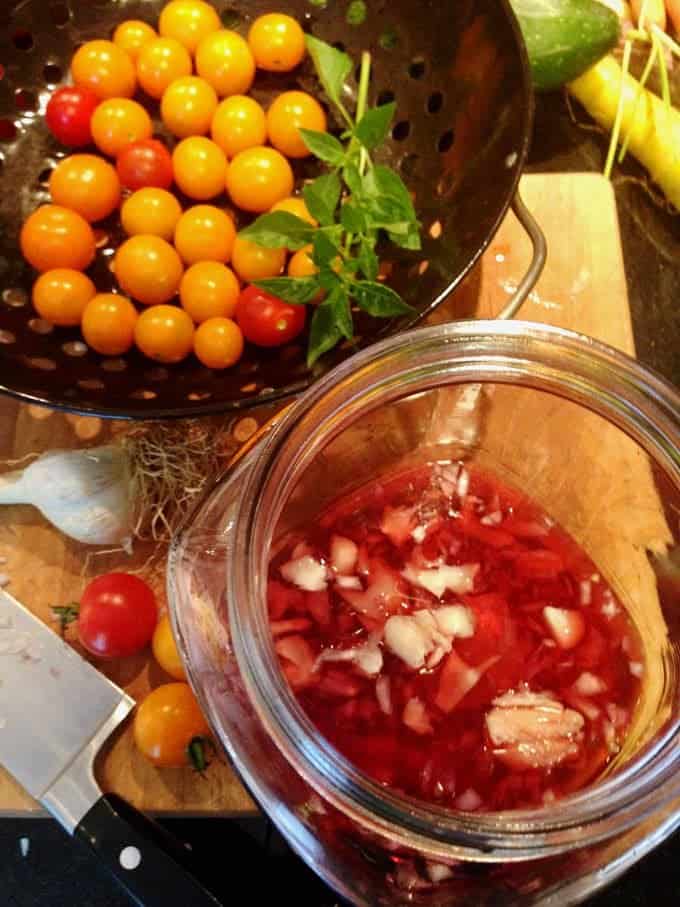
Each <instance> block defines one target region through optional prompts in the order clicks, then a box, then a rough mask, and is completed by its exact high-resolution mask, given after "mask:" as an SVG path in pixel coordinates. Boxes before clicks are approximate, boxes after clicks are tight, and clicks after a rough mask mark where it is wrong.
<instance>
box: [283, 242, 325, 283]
mask: <svg viewBox="0 0 680 907" xmlns="http://www.w3.org/2000/svg"><path fill="white" fill-rule="evenodd" d="M311 253H312V247H311V246H304V247H303V248H302V249H298V251H297V252H296V253H295V254H294V255H291V258H290V261H289V262H288V269H287V270H288V276H289V277H312V275H314V274H316V272H317V271H318V270H319V269H318V268H317V266H316V265H315V264H314V262H313V261H312V254H311Z"/></svg>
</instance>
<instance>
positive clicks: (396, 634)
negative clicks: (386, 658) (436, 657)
mask: <svg viewBox="0 0 680 907" xmlns="http://www.w3.org/2000/svg"><path fill="white" fill-rule="evenodd" d="M385 644H386V645H387V647H388V649H390V651H392V652H393V653H394V654H395V655H397V656H398V657H399V658H401V660H402V661H405V662H406V664H407V665H408V666H409V667H410V668H413V669H414V670H417V669H418V668H422V666H423V665H424V664H425V656H426V655H427V654H428V653H429V652H430V649H431V646H430V636H429V634H428V632H427V631H426V630H424V629H423V628H422V627H421V626H419V624H418V623H417V621H415V620H413V618H412V617H407V616H406V615H402V614H395V615H393V616H392V617H390V618H388V620H387V621H386V623H385Z"/></svg>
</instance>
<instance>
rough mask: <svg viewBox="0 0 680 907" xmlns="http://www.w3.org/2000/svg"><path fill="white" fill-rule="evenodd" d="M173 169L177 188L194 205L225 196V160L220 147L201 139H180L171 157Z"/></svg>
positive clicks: (199, 137)
mask: <svg viewBox="0 0 680 907" xmlns="http://www.w3.org/2000/svg"><path fill="white" fill-rule="evenodd" d="M172 169H173V172H174V175H175V182H176V183H177V185H178V186H179V188H180V189H181V190H182V192H184V194H185V195H188V196H189V198H195V199H196V200H197V201H207V200H208V199H209V198H214V197H215V196H216V195H220V193H222V192H224V186H225V179H226V175H227V158H226V156H225V154H224V151H222V149H221V148H220V146H219V145H216V144H215V142H213V141H211V140H210V139H206V138H203V136H200V135H199V136H192V137H191V138H188V139H182V141H181V142H179V144H178V145H176V146H175V150H174V151H173V153H172Z"/></svg>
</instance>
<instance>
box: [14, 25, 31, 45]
mask: <svg viewBox="0 0 680 907" xmlns="http://www.w3.org/2000/svg"><path fill="white" fill-rule="evenodd" d="M12 44H13V45H14V46H15V47H16V49H17V50H30V49H31V48H32V47H33V35H32V34H31V33H30V31H28V29H26V28H19V29H17V31H15V32H14V34H13V35H12Z"/></svg>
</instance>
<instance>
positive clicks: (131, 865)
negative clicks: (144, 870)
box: [119, 846, 142, 869]
mask: <svg viewBox="0 0 680 907" xmlns="http://www.w3.org/2000/svg"><path fill="white" fill-rule="evenodd" d="M119 860H120V865H121V866H122V867H123V869H136V868H137V867H138V866H139V864H140V863H141V862H142V854H141V851H140V850H139V848H138V847H132V846H130V847H124V848H123V849H122V850H121V852H120V857H119Z"/></svg>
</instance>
